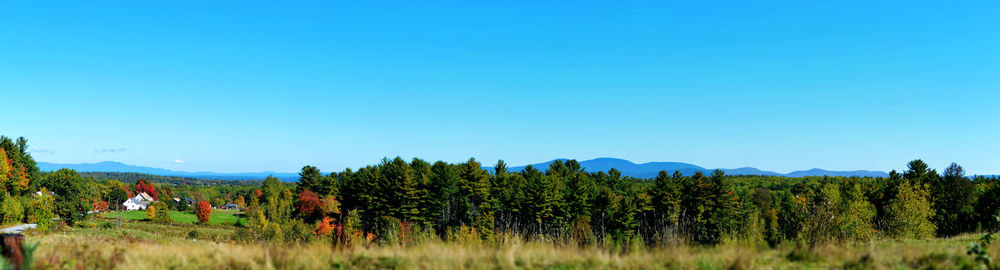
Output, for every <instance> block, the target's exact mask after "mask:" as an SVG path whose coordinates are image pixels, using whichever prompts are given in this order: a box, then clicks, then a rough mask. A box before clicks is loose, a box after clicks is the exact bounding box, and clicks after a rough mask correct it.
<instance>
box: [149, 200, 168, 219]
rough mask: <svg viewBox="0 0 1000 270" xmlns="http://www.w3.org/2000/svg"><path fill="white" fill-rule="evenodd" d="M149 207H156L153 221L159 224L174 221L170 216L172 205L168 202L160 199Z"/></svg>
mask: <svg viewBox="0 0 1000 270" xmlns="http://www.w3.org/2000/svg"><path fill="white" fill-rule="evenodd" d="M149 209H154V210H153V211H154V216H153V218H152V221H153V222H155V223H159V224H170V223H174V220H173V218H171V217H170V206H168V205H167V203H165V202H162V201H159V202H155V203H153V204H151V205H150V207H149ZM146 217H147V218H148V217H149V212H146Z"/></svg>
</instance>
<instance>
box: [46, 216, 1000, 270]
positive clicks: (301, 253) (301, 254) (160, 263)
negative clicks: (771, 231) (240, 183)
mask: <svg viewBox="0 0 1000 270" xmlns="http://www.w3.org/2000/svg"><path fill="white" fill-rule="evenodd" d="M131 216H132V217H134V214H131ZM131 219H132V218H130V220H129V221H128V222H126V223H125V225H124V227H123V228H122V229H118V228H106V227H105V228H102V227H104V226H88V225H83V226H78V227H61V228H59V229H57V230H56V231H54V232H50V233H46V234H30V233H29V235H28V238H27V241H28V242H39V243H40V244H41V245H40V246H39V249H38V251H37V252H36V254H35V261H36V264H35V265H36V267H38V268H42V269H198V268H201V269H356V268H361V269H831V268H844V269H911V268H916V269H963V268H965V269H976V266H977V264H976V263H975V261H974V260H973V258H972V257H971V256H969V255H966V248H967V247H968V245H969V243H970V242H973V241H975V240H977V239H978V238H979V237H980V236H981V235H978V234H967V235H962V236H958V237H953V238H947V239H944V238H935V239H928V240H890V239H884V240H874V241H870V242H863V243H862V242H858V243H843V244H832V245H826V246H819V247H816V248H814V249H812V250H809V249H805V248H799V247H796V246H794V245H782V246H779V247H777V248H769V247H762V246H760V245H751V244H742V243H723V244H720V245H718V246H713V247H708V246H677V247H660V248H642V247H637V248H632V249H631V250H630V251H622V250H617V251H616V250H609V249H603V248H596V247H576V246H564V245H558V244H554V243H549V242H539V241H524V240H522V239H520V238H518V237H509V236H508V237H501V238H500V239H502V240H501V242H500V243H492V244H484V243H461V242H454V241H449V242H443V241H439V240H430V241H427V242H425V243H423V244H419V245H414V246H409V247H403V246H399V245H388V246H379V245H373V244H365V245H354V246H351V247H343V246H334V245H331V244H330V243H328V242H324V241H313V242H310V243H305V244H296V243H280V244H279V243H250V244H245V243H237V242H234V241H231V240H230V239H231V237H232V235H233V233H234V228H233V227H232V226H220V225H192V224H186V223H183V222H177V223H175V224H172V225H161V224H153V223H149V222H145V221H139V220H131ZM107 222H111V219H110V218H105V217H94V218H91V219H90V220H88V221H87V222H85V223H83V224H94V223H107ZM997 251H998V249H994V250H991V251H990V252H989V254H990V255H992V256H993V257H996V256H1000V252H997Z"/></svg>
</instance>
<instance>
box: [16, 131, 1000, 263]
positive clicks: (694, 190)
mask: <svg viewBox="0 0 1000 270" xmlns="http://www.w3.org/2000/svg"><path fill="white" fill-rule="evenodd" d="M26 149H27V140H25V139H24V138H19V139H17V140H11V139H9V138H7V137H0V160H2V161H3V162H0V188H2V189H3V190H4V194H3V198H2V201H0V214H2V215H3V221H4V223H7V224H10V223H17V222H45V221H44V220H47V219H46V218H48V217H51V216H59V217H60V218H61V221H63V222H66V223H67V224H70V225H72V224H73V222H75V221H78V220H82V219H83V218H84V217H85V215H86V212H87V211H90V210H100V209H102V208H104V209H108V208H111V209H117V208H116V206H118V205H119V204H120V203H121V202H123V201H124V200H125V198H128V197H131V196H133V195H134V194H136V193H137V192H147V193H150V195H152V196H154V197H159V198H160V199H161V201H165V202H167V203H168V204H169V205H168V206H164V207H169V208H170V209H171V210H179V211H188V210H190V209H189V206H188V205H186V204H174V203H173V202H172V201H173V200H164V198H192V199H194V200H196V201H205V202H207V203H210V204H211V205H213V206H218V205H222V204H225V203H237V204H239V205H240V207H241V208H245V209H246V211H245V215H246V217H247V221H246V222H245V223H240V224H235V226H237V227H239V228H237V229H238V231H237V233H236V236H235V238H236V240H238V241H310V240H316V239H329V240H330V241H334V242H338V243H350V242H352V241H359V239H367V240H368V241H375V242H381V243H387V242H390V243H409V242H415V241H422V240H421V239H431V238H435V239H442V240H445V241H477V242H482V243H489V242H496V241H505V240H504V239H509V237H512V236H516V237H522V238H525V239H531V240H539V241H550V242H553V243H558V244H564V245H596V246H608V247H631V246H635V245H646V246H663V245H678V244H695V245H714V244H718V243H721V242H727V241H738V242H744V243H754V244H759V245H769V246H775V245H779V244H781V243H794V244H799V245H810V246H812V245H817V244H824V243H833V242H845V241H866V240H872V239H876V238H889V239H896V238H929V237H949V236H955V235H959V234H963V233H970V232H982V231H990V232H992V231H995V230H996V229H997V228H998V225H1000V224H997V222H996V219H995V218H994V216H996V215H997V214H998V211H1000V179H997V178H996V177H982V176H976V177H972V178H969V177H966V176H965V173H964V171H963V169H962V167H961V166H959V165H957V164H951V165H950V166H948V167H947V168H946V169H945V170H944V172H943V173H938V172H937V171H936V170H934V169H931V168H930V167H929V166H928V165H927V164H925V163H924V162H923V161H921V160H913V161H911V162H909V163H908V164H907V167H908V169H907V170H906V171H905V172H902V173H898V172H896V171H893V172H891V173H890V176H889V177H887V178H861V177H802V178H789V177H777V176H730V175H724V174H723V173H722V172H721V171H715V172H714V173H711V174H710V175H705V174H703V173H695V174H694V175H690V176H686V175H682V174H681V173H679V172H666V171H664V172H660V173H659V175H658V176H657V177H656V178H653V179H637V178H631V177H623V176H622V175H621V173H620V172H618V171H617V170H614V169H611V170H610V171H607V172H596V173H589V172H586V171H585V170H584V168H582V167H581V166H580V164H579V163H578V162H577V161H575V160H568V161H565V162H562V161H556V162H553V163H551V164H550V165H549V167H548V168H534V167H531V166H528V167H526V168H524V169H523V170H521V171H516V172H511V171H509V170H508V169H507V165H506V164H505V163H504V162H503V161H498V162H497V163H496V164H495V165H494V166H493V169H492V170H486V169H483V165H482V164H480V163H479V162H478V161H476V160H475V159H470V160H468V161H467V162H463V163H460V164H450V163H446V162H441V161H438V162H434V163H430V162H427V161H424V160H421V159H413V160H411V161H406V160H403V159H401V158H395V159H384V160H382V161H381V162H380V163H379V164H377V165H371V166H366V167H363V168H360V169H358V170H356V171H355V170H352V169H346V170H344V171H341V172H334V173H330V174H323V173H321V172H320V171H319V170H318V169H317V168H315V167H312V166H305V167H304V168H302V170H301V172H300V179H299V181H298V182H297V183H283V182H281V181H279V180H278V179H277V178H273V177H269V178H267V179H265V180H264V181H263V182H259V181H249V182H248V181H243V182H241V181H206V180H197V179H186V178H177V177H149V178H150V179H148V180H147V179H145V178H142V179H135V178H137V177H144V176H143V175H139V174H129V173H82V174H81V173H77V172H75V171H72V170H67V169H63V170H59V171H56V172H51V173H40V172H38V169H37V168H36V167H35V165H34V164H35V162H34V160H33V159H32V157H31V155H30V154H29V153H28V152H27V151H26ZM37 191H41V192H37ZM48 219H51V218H48Z"/></svg>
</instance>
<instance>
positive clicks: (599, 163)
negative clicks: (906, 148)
mask: <svg viewBox="0 0 1000 270" xmlns="http://www.w3.org/2000/svg"><path fill="white" fill-rule="evenodd" d="M556 160H562V161H566V160H567V159H555V160H551V161H547V162H542V163H535V164H531V166H533V167H535V168H538V169H539V170H545V169H548V167H549V164H550V163H552V162H554V161H556ZM580 165H581V166H583V168H585V169H586V170H587V171H588V172H597V171H605V172H606V171H608V170H611V169H612V168H614V169H617V170H619V171H621V172H622V175H624V176H631V177H636V178H653V177H656V175H657V174H658V173H659V172H660V171H667V172H671V173H672V172H674V171H680V172H681V173H682V174H684V175H692V174H694V173H695V172H699V171H700V172H703V173H705V174H709V173H711V172H712V171H713V170H715V169H708V168H704V167H701V166H698V165H694V164H689V163H683V162H649V163H642V164H636V163H633V162H631V161H628V160H624V159H618V158H596V159H591V160H585V161H580ZM38 168H39V169H40V170H41V171H55V170H58V169H61V168H68V169H73V170H76V171H79V172H134V173H144V174H152V175H160V176H180V177H193V178H206V179H223V180H261V179H264V178H266V177H267V176H274V177H277V178H278V179H281V180H282V181H286V182H293V181H297V180H298V178H299V176H298V173H279V172H246V173H219V172H185V171H174V170H167V169H161V168H153V167H143V166H135V165H129V164H125V163H121V162H114V161H104V162H98V163H80V164H56V163H48V162H38ZM524 168H525V166H517V167H510V168H508V170H509V171H520V170H522V169H524ZM484 169H486V170H488V171H491V172H492V171H493V168H492V167H484ZM721 170H722V171H724V172H725V173H726V174H727V175H771V176H788V177H803V176H860V177H866V176H867V177H887V176H888V175H889V174H888V173H885V172H880V171H861V170H858V171H830V170H824V169H810V170H802V171H794V172H790V173H778V172H773V171H765V170H761V169H757V168H751V167H743V168H735V169H721Z"/></svg>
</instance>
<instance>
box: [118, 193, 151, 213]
mask: <svg viewBox="0 0 1000 270" xmlns="http://www.w3.org/2000/svg"><path fill="white" fill-rule="evenodd" d="M150 203H153V197H150V196H149V194H146V193H145V192H143V193H139V195H135V197H132V198H129V199H128V200H125V202H123V203H122V205H124V206H125V209H126V210H143V209H146V206H149V204H150Z"/></svg>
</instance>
